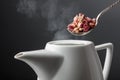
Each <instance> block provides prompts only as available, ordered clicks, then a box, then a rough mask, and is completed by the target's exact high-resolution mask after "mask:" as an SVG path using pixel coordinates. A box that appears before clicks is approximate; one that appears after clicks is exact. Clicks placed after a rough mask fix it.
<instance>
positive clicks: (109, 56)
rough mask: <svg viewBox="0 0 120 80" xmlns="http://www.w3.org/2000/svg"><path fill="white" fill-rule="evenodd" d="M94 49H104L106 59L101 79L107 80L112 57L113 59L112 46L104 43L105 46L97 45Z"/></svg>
mask: <svg viewBox="0 0 120 80" xmlns="http://www.w3.org/2000/svg"><path fill="white" fill-rule="evenodd" d="M95 49H96V50H102V49H106V57H105V63H104V67H103V78H104V80H107V78H108V75H109V71H110V66H111V62H112V57H113V44H112V43H105V44H101V45H97V46H95Z"/></svg>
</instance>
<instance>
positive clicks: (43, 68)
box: [14, 50, 63, 80]
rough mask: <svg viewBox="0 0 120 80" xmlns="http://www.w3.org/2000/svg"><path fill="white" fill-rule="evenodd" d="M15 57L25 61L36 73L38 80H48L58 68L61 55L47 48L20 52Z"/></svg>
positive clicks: (61, 58)
mask: <svg viewBox="0 0 120 80" xmlns="http://www.w3.org/2000/svg"><path fill="white" fill-rule="evenodd" d="M14 58H15V59H17V60H21V61H23V62H25V63H27V64H28V65H29V66H30V67H31V68H32V69H33V70H34V71H35V73H36V74H37V76H38V80H50V79H52V78H53V77H54V75H55V74H56V73H57V71H58V70H59V68H60V66H61V64H62V62H63V56H62V55H60V54H58V53H54V52H51V51H47V50H36V51H26V52H20V53H18V54H16V55H15V56H14Z"/></svg>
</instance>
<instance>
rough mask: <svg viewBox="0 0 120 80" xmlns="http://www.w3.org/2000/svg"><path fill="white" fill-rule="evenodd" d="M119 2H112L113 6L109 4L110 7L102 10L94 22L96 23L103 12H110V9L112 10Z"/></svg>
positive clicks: (118, 0)
mask: <svg viewBox="0 0 120 80" xmlns="http://www.w3.org/2000/svg"><path fill="white" fill-rule="evenodd" d="M119 2H120V0H117V1H116V2H114V3H113V4H111V5H110V6H108V7H107V8H105V9H103V10H102V11H101V12H100V13H99V14H98V15H97V17H96V21H98V19H99V17H100V16H101V15H103V14H104V13H105V12H107V11H108V10H110V9H111V8H113V7H114V6H115V5H116V4H118V3H119Z"/></svg>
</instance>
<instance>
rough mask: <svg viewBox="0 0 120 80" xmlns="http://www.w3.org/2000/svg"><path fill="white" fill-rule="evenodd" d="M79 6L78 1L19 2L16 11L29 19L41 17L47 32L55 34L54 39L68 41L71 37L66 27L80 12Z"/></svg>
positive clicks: (33, 0)
mask: <svg viewBox="0 0 120 80" xmlns="http://www.w3.org/2000/svg"><path fill="white" fill-rule="evenodd" d="M79 5H80V2H79V0H19V3H18V4H17V11H18V12H20V13H22V14H25V15H27V16H28V17H30V18H32V17H35V16H41V15H42V16H43V17H44V18H46V19H47V20H48V27H47V29H48V31H51V32H54V33H55V34H54V39H70V38H73V36H72V35H71V34H70V33H68V32H67V30H66V26H67V25H68V24H69V23H70V22H71V21H72V18H73V16H75V14H76V13H79V12H80V10H81V9H80V7H79ZM81 12H82V11H81Z"/></svg>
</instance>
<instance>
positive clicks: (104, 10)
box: [68, 0, 120, 36]
mask: <svg viewBox="0 0 120 80" xmlns="http://www.w3.org/2000/svg"><path fill="white" fill-rule="evenodd" d="M119 2H120V0H117V1H116V2H114V3H113V4H111V5H110V6H108V7H107V8H105V9H103V10H102V11H101V12H100V13H99V14H98V15H97V17H96V24H95V26H97V24H98V21H99V18H100V17H101V16H102V15H103V14H104V13H105V12H107V11H108V10H110V9H111V8H113V7H114V6H115V5H116V4H118V3H119ZM92 30H93V29H90V30H89V31H87V32H79V33H73V32H71V31H70V30H69V29H68V31H69V32H70V33H71V34H72V35H75V36H83V35H87V34H88V33H90V32H91V31H92Z"/></svg>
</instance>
